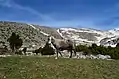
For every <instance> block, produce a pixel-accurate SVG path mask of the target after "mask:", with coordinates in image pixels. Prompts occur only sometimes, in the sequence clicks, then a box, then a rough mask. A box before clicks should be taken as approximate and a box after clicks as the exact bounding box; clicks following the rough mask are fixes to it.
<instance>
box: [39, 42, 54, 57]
mask: <svg viewBox="0 0 119 79" xmlns="http://www.w3.org/2000/svg"><path fill="white" fill-rule="evenodd" d="M41 54H42V55H54V54H55V51H54V50H53V48H52V47H50V46H49V44H48V43H46V45H45V47H44V48H42V50H41Z"/></svg>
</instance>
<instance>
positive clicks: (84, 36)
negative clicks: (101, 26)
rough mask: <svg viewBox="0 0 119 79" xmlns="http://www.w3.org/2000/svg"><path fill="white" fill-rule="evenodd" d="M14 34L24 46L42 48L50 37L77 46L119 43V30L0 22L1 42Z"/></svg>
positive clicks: (114, 44) (113, 44)
mask: <svg viewBox="0 0 119 79" xmlns="http://www.w3.org/2000/svg"><path fill="white" fill-rule="evenodd" d="M5 26H6V27H5ZM12 32H16V33H17V34H20V36H21V38H22V39H24V45H36V46H42V45H44V44H45V43H46V41H47V38H48V36H49V35H51V36H53V37H55V38H57V39H62V38H64V39H71V40H72V41H74V42H75V43H76V44H77V45H78V44H88V45H90V44H92V43H96V44H98V45H104V46H109V45H110V46H111V45H112V46H113V47H114V46H116V44H117V43H118V42H119V41H118V40H117V39H118V38H119V29H116V30H115V29H112V30H108V31H104V30H97V29H91V28H71V27H70V28H67V27H64V28H52V27H47V26H41V25H35V24H27V23H19V22H9V21H0V41H4V42H7V41H6V39H7V37H9V36H10V34H11V33H12ZM106 38H107V39H108V40H107V39H106Z"/></svg>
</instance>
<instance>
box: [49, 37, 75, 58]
mask: <svg viewBox="0 0 119 79" xmlns="http://www.w3.org/2000/svg"><path fill="white" fill-rule="evenodd" d="M48 43H49V44H50V45H51V47H52V48H53V49H54V50H55V52H56V54H57V56H56V59H57V58H58V53H59V54H60V55H61V56H62V54H61V52H60V51H63V50H67V51H68V52H70V57H69V58H71V57H72V53H73V52H74V54H75V55H76V52H75V50H74V43H73V42H72V41H71V40H67V41H66V40H64V39H56V38H54V37H52V36H50V37H49V38H48Z"/></svg>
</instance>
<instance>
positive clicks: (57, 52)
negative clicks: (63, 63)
mask: <svg viewBox="0 0 119 79" xmlns="http://www.w3.org/2000/svg"><path fill="white" fill-rule="evenodd" d="M56 54H57V55H56V58H55V59H58V50H56Z"/></svg>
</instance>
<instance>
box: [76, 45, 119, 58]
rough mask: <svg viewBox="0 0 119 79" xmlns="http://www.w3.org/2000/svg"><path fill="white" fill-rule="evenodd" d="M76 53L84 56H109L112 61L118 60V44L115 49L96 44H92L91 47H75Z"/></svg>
mask: <svg viewBox="0 0 119 79" xmlns="http://www.w3.org/2000/svg"><path fill="white" fill-rule="evenodd" d="M75 50H76V52H81V51H82V52H83V53H84V54H93V55H97V54H102V55H110V56H111V58H112V59H119V44H117V46H116V47H115V48H112V47H111V46H109V47H104V46H97V45H96V44H92V46H89V47H87V46H86V45H78V46H76V49H75Z"/></svg>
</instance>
